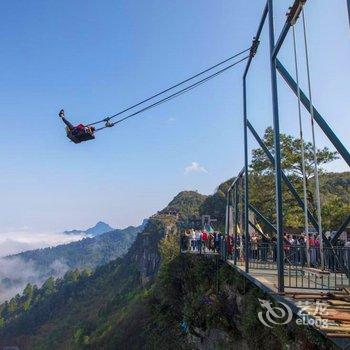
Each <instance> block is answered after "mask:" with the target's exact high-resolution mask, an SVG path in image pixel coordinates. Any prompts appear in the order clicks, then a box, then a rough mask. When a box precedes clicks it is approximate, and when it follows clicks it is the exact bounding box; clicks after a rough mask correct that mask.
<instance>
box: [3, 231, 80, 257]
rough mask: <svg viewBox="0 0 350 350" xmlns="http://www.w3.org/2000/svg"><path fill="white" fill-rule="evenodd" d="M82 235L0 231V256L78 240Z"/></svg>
mask: <svg viewBox="0 0 350 350" xmlns="http://www.w3.org/2000/svg"><path fill="white" fill-rule="evenodd" d="M84 237H85V236H83V235H66V234H63V233H33V232H30V231H27V230H22V231H15V232H0V257H3V256H6V255H10V254H17V253H20V252H23V251H25V250H31V249H38V248H45V247H52V246H56V245H58V244H64V243H69V242H73V241H78V240H80V239H82V238H84Z"/></svg>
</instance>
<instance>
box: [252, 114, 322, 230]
mask: <svg viewBox="0 0 350 350" xmlns="http://www.w3.org/2000/svg"><path fill="white" fill-rule="evenodd" d="M247 126H248V128H249V130H250V132H251V133H252V134H253V136H254V138H255V140H256V141H257V142H258V143H259V146H260V147H261V148H262V150H263V151H264V152H265V154H266V156H267V158H269V160H270V162H271V163H272V164H273V165H274V164H275V158H274V157H273V155H272V154H271V152H270V151H269V149H268V148H267V147H266V145H265V143H264V141H263V140H262V139H261V138H260V136H259V135H258V133H257V132H256V130H255V129H254V127H253V125H252V124H251V123H250V122H249V120H248V121H247ZM281 172H282V180H283V181H284V183H285V184H286V185H287V187H288V188H289V190H290V192H291V193H292V195H293V196H294V198H295V200H296V201H297V203H298V205H299V206H300V208H302V209H303V208H304V201H303V200H302V199H301V198H300V196H299V193H298V192H297V190H296V189H295V187H294V186H293V184H292V183H291V182H290V181H289V179H288V177H287V175H286V174H285V173H284V172H283V170H282V171H281ZM307 215H308V219H309V221H310V222H311V224H312V226H313V227H314V228H315V230H316V231H318V223H317V220H316V219H315V217H314V216H313V215H312V213H311V212H310V210H308V213H307Z"/></svg>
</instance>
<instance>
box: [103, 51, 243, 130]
mask: <svg viewBox="0 0 350 350" xmlns="http://www.w3.org/2000/svg"><path fill="white" fill-rule="evenodd" d="M247 58H249V55H248V56H246V57H244V58H242V59H240V60H239V61H237V62H235V63H232V64H230V65H229V66H227V67H225V68H222V69H220V70H219V71H217V72H215V73H213V74H211V75H209V76H208V77H206V78H204V79H201V80H199V81H197V82H196V83H194V84H191V85H189V86H187V87H185V88H183V89H181V90H179V91H177V92H175V93H173V94H171V95H169V96H167V97H165V98H163V99H161V100H159V101H157V102H155V103H152V104H151V105H149V106H147V107H144V108H142V109H140V110H138V111H136V112H134V113H131V114H129V115H127V116H125V117H123V118H121V119H118V120H117V121H115V122H114V123H110V124H109V125H108V126H103V127H101V128H99V129H96V131H100V130H103V129H105V128H108V127H112V126H114V125H116V124H119V123H121V122H123V121H125V120H127V119H129V118H132V117H134V116H136V115H138V114H140V113H143V112H145V111H147V110H149V109H151V108H154V107H156V106H158V105H160V104H162V103H165V102H168V101H170V100H172V99H173V98H175V97H178V96H180V95H182V94H184V93H186V92H188V91H190V90H192V89H194V88H196V87H197V86H199V85H201V84H203V83H205V82H207V81H208V80H210V79H213V78H214V77H216V76H218V75H220V74H222V73H224V72H226V71H227V70H229V69H230V68H232V67H234V66H236V65H237V64H239V63H241V62H243V61H244V60H246V59H247Z"/></svg>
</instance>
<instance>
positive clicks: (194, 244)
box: [181, 229, 225, 253]
mask: <svg viewBox="0 0 350 350" xmlns="http://www.w3.org/2000/svg"><path fill="white" fill-rule="evenodd" d="M181 238H182V242H181V249H182V250H184V251H193V252H200V253H202V252H204V253H206V252H217V253H220V251H221V249H222V243H223V241H224V240H225V237H224V236H223V235H222V234H221V232H219V231H211V230H210V231H209V230H195V229H189V230H186V231H185V232H184V234H183V235H182V236H181Z"/></svg>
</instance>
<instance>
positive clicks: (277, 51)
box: [272, 21, 291, 59]
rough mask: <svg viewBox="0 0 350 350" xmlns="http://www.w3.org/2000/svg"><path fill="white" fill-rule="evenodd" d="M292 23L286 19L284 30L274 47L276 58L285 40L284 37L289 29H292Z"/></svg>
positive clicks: (274, 56) (273, 55)
mask: <svg viewBox="0 0 350 350" xmlns="http://www.w3.org/2000/svg"><path fill="white" fill-rule="evenodd" d="M290 27H291V25H290V22H289V21H286V23H285V24H284V27H283V29H282V32H281V34H280V36H279V38H278V40H277V43H276V46H275V48H274V49H273V53H272V57H273V58H274V59H275V58H276V57H277V55H278V53H279V51H280V49H281V47H282V44H283V42H284V39H285V38H286V36H287V34H288V32H289V29H290Z"/></svg>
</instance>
